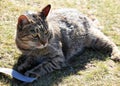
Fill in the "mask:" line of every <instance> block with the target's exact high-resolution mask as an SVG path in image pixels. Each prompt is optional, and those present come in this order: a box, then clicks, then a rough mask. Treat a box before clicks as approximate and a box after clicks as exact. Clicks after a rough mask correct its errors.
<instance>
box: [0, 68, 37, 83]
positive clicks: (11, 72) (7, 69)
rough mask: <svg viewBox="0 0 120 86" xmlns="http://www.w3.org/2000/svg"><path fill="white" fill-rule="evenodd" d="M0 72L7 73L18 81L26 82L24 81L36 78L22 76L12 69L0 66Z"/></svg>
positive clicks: (31, 80)
mask: <svg viewBox="0 0 120 86" xmlns="http://www.w3.org/2000/svg"><path fill="white" fill-rule="evenodd" d="M0 73H5V74H8V75H10V76H12V77H14V78H16V79H18V80H20V81H23V82H26V83H30V82H33V81H34V80H36V79H37V78H31V77H27V76H24V75H22V74H21V73H19V72H17V71H15V70H14V69H10V68H0Z"/></svg>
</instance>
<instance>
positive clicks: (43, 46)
mask: <svg viewBox="0 0 120 86" xmlns="http://www.w3.org/2000/svg"><path fill="white" fill-rule="evenodd" d="M46 46H47V44H45V45H40V46H36V48H37V49H43V48H45V47H46Z"/></svg>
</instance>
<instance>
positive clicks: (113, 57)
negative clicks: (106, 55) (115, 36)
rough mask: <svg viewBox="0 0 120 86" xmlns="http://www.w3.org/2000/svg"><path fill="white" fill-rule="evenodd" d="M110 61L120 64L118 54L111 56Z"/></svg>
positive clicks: (119, 55)
mask: <svg viewBox="0 0 120 86" xmlns="http://www.w3.org/2000/svg"><path fill="white" fill-rule="evenodd" d="M111 59H112V60H114V61H118V62H120V52H119V53H115V54H113V55H112V56H111Z"/></svg>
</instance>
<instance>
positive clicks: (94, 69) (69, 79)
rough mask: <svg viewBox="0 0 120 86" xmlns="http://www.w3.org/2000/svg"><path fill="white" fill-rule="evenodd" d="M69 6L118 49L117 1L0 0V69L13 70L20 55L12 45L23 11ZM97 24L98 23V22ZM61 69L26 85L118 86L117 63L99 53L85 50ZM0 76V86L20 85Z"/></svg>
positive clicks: (119, 69) (119, 0) (119, 11)
mask: <svg viewBox="0 0 120 86" xmlns="http://www.w3.org/2000/svg"><path fill="white" fill-rule="evenodd" d="M47 4H51V5H52V10H53V9H57V8H63V7H67V8H68V7H69V8H76V9H78V10H79V11H80V12H83V13H84V14H85V15H87V16H88V17H90V18H91V19H93V20H95V23H96V24H98V26H99V27H100V28H102V31H103V32H104V33H105V35H107V36H108V37H109V38H110V39H111V40H112V41H114V42H115V44H116V45H117V46H118V47H119V49H120V20H119V19H120V0H0V67H6V68H13V66H14V64H15V63H16V62H17V59H18V58H19V56H20V55H21V52H20V51H19V50H18V49H17V47H16V45H15V34H16V24H17V18H18V17H19V15H20V14H22V13H24V12H25V11H26V10H34V11H40V10H41V9H42V8H43V7H44V6H46V5H47ZM98 21H99V22H98ZM71 66H72V67H73V69H72V70H71V69H70V68H65V69H63V70H60V71H55V72H53V73H51V74H48V75H45V76H43V77H41V78H39V79H38V80H37V81H35V82H34V83H31V84H27V85H28V86H120V62H114V61H112V60H110V58H109V57H108V56H105V55H103V54H101V53H100V52H97V51H93V50H87V51H86V52H85V53H84V54H82V55H81V56H80V57H77V58H75V59H74V61H73V62H72V63H71ZM24 85H25V84H22V83H21V82H19V81H16V80H14V79H12V78H11V77H9V76H7V75H4V74H0V86H24Z"/></svg>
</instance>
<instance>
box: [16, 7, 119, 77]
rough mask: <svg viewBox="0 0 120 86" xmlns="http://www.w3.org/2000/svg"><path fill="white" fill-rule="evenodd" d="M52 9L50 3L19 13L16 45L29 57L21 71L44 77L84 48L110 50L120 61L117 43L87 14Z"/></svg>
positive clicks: (112, 57) (22, 65) (19, 69)
mask: <svg viewBox="0 0 120 86" xmlns="http://www.w3.org/2000/svg"><path fill="white" fill-rule="evenodd" d="M50 9H51V5H47V6H46V7H44V8H43V9H42V10H41V11H40V12H36V13H35V12H33V13H31V12H30V13H29V12H28V13H27V14H24V15H20V16H19V18H18V24H17V32H16V45H17V47H18V49H19V50H20V51H21V52H22V54H23V55H25V56H26V60H25V61H24V62H23V63H22V64H21V65H20V66H18V68H17V70H18V71H20V72H23V71H24V72H23V73H24V74H25V75H26V76H32V77H41V76H42V75H45V74H47V73H50V72H53V71H54V70H59V69H62V68H63V67H67V64H66V63H67V61H68V60H69V59H71V58H72V57H74V56H75V55H77V54H79V55H80V54H81V53H82V52H83V50H84V49H85V48H93V49H95V50H99V51H103V52H105V53H109V54H110V55H111V59H112V60H115V61H120V52H119V50H118V48H117V46H116V45H115V44H114V43H113V42H112V41H110V40H109V39H108V38H107V37H106V36H105V35H104V34H103V33H102V32H101V31H100V30H99V29H98V28H97V26H95V25H94V24H93V22H92V21H91V20H90V19H89V18H88V17H86V16H85V15H83V14H81V13H80V12H79V11H77V10H76V9H69V8H66V9H58V10H54V11H52V12H50ZM48 14H49V15H48Z"/></svg>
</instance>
